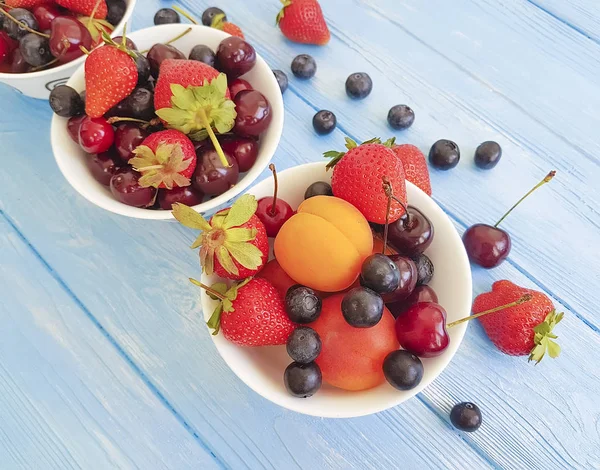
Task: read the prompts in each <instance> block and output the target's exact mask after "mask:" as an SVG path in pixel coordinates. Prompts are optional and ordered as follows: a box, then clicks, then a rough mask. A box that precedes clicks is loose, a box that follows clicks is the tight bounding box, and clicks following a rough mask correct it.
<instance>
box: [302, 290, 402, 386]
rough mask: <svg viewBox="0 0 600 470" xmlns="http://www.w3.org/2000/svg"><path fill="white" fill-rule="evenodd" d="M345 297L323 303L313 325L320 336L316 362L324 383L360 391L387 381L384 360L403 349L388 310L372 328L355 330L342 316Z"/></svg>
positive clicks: (336, 297)
mask: <svg viewBox="0 0 600 470" xmlns="http://www.w3.org/2000/svg"><path fill="white" fill-rule="evenodd" d="M343 298H344V294H336V295H332V296H331V297H328V298H326V299H325V300H323V308H322V310H321V316H320V317H319V319H318V320H317V321H316V322H314V323H311V324H310V327H311V328H313V329H314V330H315V331H316V332H317V333H318V334H319V336H320V337H321V342H322V349H321V354H320V355H319V357H318V358H317V360H316V362H317V364H318V365H319V367H320V368H321V373H322V374H323V380H324V381H325V382H327V383H328V384H330V385H333V386H334V387H338V388H341V389H344V390H350V391H358V390H367V389H370V388H373V387H377V386H378V385H381V384H382V383H384V382H385V376H384V375H383V361H384V359H385V357H386V356H387V355H388V354H389V353H390V352H392V351H395V350H396V349H399V348H400V345H399V344H398V340H397V338H396V334H395V332H394V324H395V322H394V317H393V316H392V314H391V313H390V311H389V310H388V309H387V308H386V309H385V311H384V312H383V317H382V319H381V321H380V322H379V323H378V324H377V325H375V326H374V327H373V328H354V327H352V326H350V325H349V324H348V323H347V322H346V320H344V317H343V315H342V310H341V306H342V299H343Z"/></svg>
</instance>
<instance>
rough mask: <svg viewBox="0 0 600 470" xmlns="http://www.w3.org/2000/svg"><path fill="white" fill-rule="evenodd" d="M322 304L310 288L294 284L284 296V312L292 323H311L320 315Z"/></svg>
mask: <svg viewBox="0 0 600 470" xmlns="http://www.w3.org/2000/svg"><path fill="white" fill-rule="evenodd" d="M322 305H323V302H322V301H321V299H320V297H319V296H318V295H317V294H316V292H315V291H314V290H312V289H311V288H310V287H305V286H301V285H300V284H296V285H295V286H292V287H290V288H289V289H288V291H287V293H286V294H285V310H286V312H287V314H288V316H289V317H290V320H292V321H293V322H294V323H311V322H314V321H315V320H316V319H317V318H319V315H321V307H322Z"/></svg>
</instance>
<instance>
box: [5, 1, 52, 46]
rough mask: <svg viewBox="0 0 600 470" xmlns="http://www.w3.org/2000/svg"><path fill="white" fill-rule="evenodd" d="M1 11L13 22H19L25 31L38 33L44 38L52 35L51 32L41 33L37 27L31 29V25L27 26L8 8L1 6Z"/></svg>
mask: <svg viewBox="0 0 600 470" xmlns="http://www.w3.org/2000/svg"><path fill="white" fill-rule="evenodd" d="M0 13H2V14H3V15H4V16H6V17H7V18H8V19H9V20H11V21H12V22H13V23H16V24H18V25H19V26H20V27H21V28H22V29H24V30H25V31H28V32H30V33H33V34H37V35H38V36H41V37H43V38H46V39H50V35H49V34H44V33H40V32H39V31H36V30H35V29H31V28H30V27H29V26H27V25H26V24H25V23H23V22H22V21H19V20H17V19H16V18H15V17H14V16H12V15H11V14H10V13H9V12H7V11H6V10H4V9H2V8H0Z"/></svg>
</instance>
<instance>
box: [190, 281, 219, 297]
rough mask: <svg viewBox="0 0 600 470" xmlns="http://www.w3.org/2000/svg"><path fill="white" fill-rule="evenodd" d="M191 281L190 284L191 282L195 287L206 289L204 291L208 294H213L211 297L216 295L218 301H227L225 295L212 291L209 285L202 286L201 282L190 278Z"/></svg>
mask: <svg viewBox="0 0 600 470" xmlns="http://www.w3.org/2000/svg"><path fill="white" fill-rule="evenodd" d="M189 279H190V282H191V283H192V284H194V285H195V286H198V287H200V288H202V289H204V290H205V291H206V292H208V293H209V294H211V295H214V296H215V297H216V298H217V299H220V300H225V299H226V298H227V297H225V296H224V295H223V294H221V293H220V292H217V291H216V290H214V289H211V288H210V287H208V286H207V285H205V284H202V283H201V282H200V281H196V279H193V278H191V277H190V278H189Z"/></svg>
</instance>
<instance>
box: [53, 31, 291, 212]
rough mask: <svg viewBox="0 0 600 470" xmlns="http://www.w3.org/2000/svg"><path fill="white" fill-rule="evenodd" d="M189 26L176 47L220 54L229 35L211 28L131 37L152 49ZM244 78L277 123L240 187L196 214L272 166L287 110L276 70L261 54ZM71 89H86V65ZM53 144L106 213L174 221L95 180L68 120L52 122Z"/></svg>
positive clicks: (202, 207) (69, 173)
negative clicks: (127, 200)
mask: <svg viewBox="0 0 600 470" xmlns="http://www.w3.org/2000/svg"><path fill="white" fill-rule="evenodd" d="M188 28H191V31H190V32H189V33H188V34H186V35H185V36H184V37H182V38H181V39H179V40H177V41H176V42H175V43H173V46H175V47H177V49H179V50H181V52H183V53H184V54H185V55H186V56H188V55H189V53H190V51H191V50H192V48H193V47H194V46H196V45H198V44H205V45H207V46H209V47H211V48H212V49H213V50H216V49H217V46H218V45H219V43H220V42H221V41H222V40H223V39H225V38H226V37H228V36H229V35H228V34H227V33H224V32H223V31H219V30H218V29H214V28H209V27H206V26H196V25H189V24H168V25H162V26H153V27H151V28H147V29H142V30H140V31H136V32H134V33H131V34H129V35H128V37H129V38H130V39H131V40H132V41H134V42H135V44H136V45H137V47H138V48H139V49H140V50H145V49H150V48H151V47H152V46H153V45H154V44H156V43H161V42H162V43H164V42H166V41H168V40H170V39H172V38H174V37H176V36H177V35H178V34H181V33H183V32H184V31H185V30H186V29H188ZM243 78H244V79H245V80H247V81H248V82H250V84H251V85H252V87H253V88H254V89H255V90H258V91H260V92H261V93H262V94H263V95H265V96H266V97H267V99H268V100H269V102H270V104H271V109H272V112H273V119H272V120H271V124H270V125H269V128H268V129H267V130H266V131H265V132H264V133H263V134H262V135H261V137H260V141H259V150H258V158H257V159H256V163H255V164H254V166H253V167H252V168H251V169H250V171H248V172H247V173H245V174H241V175H240V179H239V181H238V182H237V184H236V185H235V186H234V187H233V188H231V189H230V190H229V191H227V192H225V193H223V194H221V195H220V196H217V197H215V198H213V199H210V200H208V201H206V202H203V203H202V204H198V205H196V206H194V209H195V210H196V211H197V212H207V211H212V210H214V209H216V208H218V207H219V206H221V205H223V204H226V203H228V202H229V201H231V200H232V199H233V198H235V197H236V196H238V195H239V194H240V193H242V192H243V191H244V190H245V189H246V188H247V187H248V186H250V184H252V183H253V182H254V181H255V180H256V178H258V176H259V175H260V173H261V172H262V171H263V170H264V169H265V168H266V167H267V165H268V164H269V162H270V161H271V159H272V158H273V154H274V153H275V150H276V149H277V145H278V144H279V139H280V138H281V133H282V132H283V116H284V110H283V98H282V96H281V91H280V89H279V85H278V84H277V80H276V79H275V76H274V75H273V71H272V70H271V68H270V67H269V66H268V65H267V63H266V62H265V61H264V60H263V59H262V58H261V57H260V56H259V55H258V54H257V56H256V65H255V66H254V68H253V69H252V70H251V71H250V72H248V73H247V74H245V75H244V76H243ZM67 85H69V86H71V87H73V88H75V89H76V90H78V91H82V90H83V89H84V88H85V71H84V66H83V64H82V65H81V67H80V68H79V69H78V70H77V71H76V72H75V73H74V74H73V76H72V77H71V79H70V80H69V81H68V83H67ZM51 140H52V150H53V152H54V158H55V159H56V163H58V166H59V168H60V171H62V173H63V175H64V176H65V178H66V179H67V181H68V182H69V183H70V184H71V186H73V188H75V189H76V190H77V192H79V194H81V195H82V196H83V197H85V198H86V199H87V200H88V201H90V202H92V203H94V204H96V205H97V206H99V207H101V208H103V209H106V210H107V211H110V212H114V213H115V214H121V215H124V216H127V217H135V218H138V219H154V220H169V219H173V215H172V214H171V211H163V210H149V209H140V208H137V207H132V206H128V205H126V204H123V203H121V202H119V201H117V200H116V199H115V198H114V197H113V195H112V194H111V192H110V190H109V189H108V188H107V187H106V186H103V185H101V184H100V183H98V182H97V181H96V180H95V179H94V178H93V177H92V175H91V173H90V171H89V170H88V168H87V166H86V163H85V159H86V158H89V157H88V155H87V154H86V153H85V152H84V151H83V150H82V149H81V147H80V146H79V145H77V144H76V143H75V142H73V140H72V139H71V138H70V137H69V134H68V132H67V119H65V118H61V117H59V116H56V115H55V116H54V117H53V118H52V129H51Z"/></svg>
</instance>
